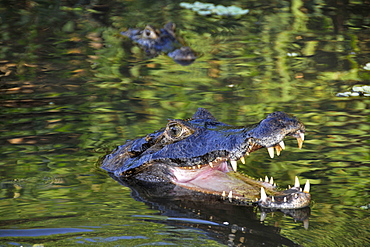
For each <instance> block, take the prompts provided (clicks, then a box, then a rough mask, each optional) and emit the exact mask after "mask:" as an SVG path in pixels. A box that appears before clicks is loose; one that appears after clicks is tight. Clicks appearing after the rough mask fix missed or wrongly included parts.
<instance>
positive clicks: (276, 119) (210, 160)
mask: <svg viewBox="0 0 370 247" xmlns="http://www.w3.org/2000/svg"><path fill="white" fill-rule="evenodd" d="M304 132H305V127H304V125H303V124H302V123H301V122H300V121H298V120H297V119H296V118H295V117H292V116H290V115H288V114H286V113H284V112H274V113H271V114H269V115H268V116H267V117H266V118H265V119H264V120H262V121H261V122H260V123H258V124H254V125H251V126H243V127H236V126H231V125H228V124H225V123H222V122H219V121H217V120H216V118H215V117H214V116H212V114H211V113H210V112H209V111H207V110H205V109H203V108H199V109H198V110H197V112H196V113H195V114H194V115H193V117H192V118H190V119H187V120H179V119H171V120H168V123H167V126H166V127H165V128H163V129H161V130H159V131H156V132H154V133H151V134H148V135H147V136H145V137H142V138H138V139H135V140H130V141H127V142H126V144H124V145H122V146H119V147H117V149H115V150H114V151H113V152H112V153H111V154H109V155H107V156H106V157H105V159H104V161H103V164H102V168H103V169H105V170H106V171H108V172H109V173H111V175H113V176H115V177H117V178H120V179H126V180H138V181H145V182H148V183H172V184H175V185H176V186H181V187H183V188H186V189H189V190H192V191H196V192H201V193H206V194H211V195H216V196H220V197H223V198H225V199H226V198H228V199H229V200H230V201H232V200H234V201H237V202H238V203H239V204H240V203H243V202H254V203H258V204H259V205H260V206H262V207H266V208H280V209H294V208H302V207H306V206H308V205H309V203H310V194H309V183H308V182H307V183H306V186H305V188H304V190H303V191H302V189H301V188H300V185H299V181H297V180H296V182H295V185H294V186H293V187H292V188H290V189H288V190H285V191H281V192H276V190H275V189H276V184H275V183H274V182H273V179H272V177H271V179H268V178H267V177H266V178H265V179H264V180H260V181H258V180H254V179H252V178H249V177H247V176H245V175H241V174H240V173H237V172H236V170H237V162H238V160H241V162H243V163H244V162H245V159H244V157H245V156H248V155H249V154H250V153H252V152H254V151H256V150H258V149H261V148H267V150H268V153H269V155H270V157H271V158H273V157H274V154H275V152H274V151H276V154H277V155H279V154H280V152H281V151H282V150H283V149H284V148H285V144H284V142H283V139H284V138H285V137H286V136H293V137H295V138H296V139H297V140H298V147H299V148H301V147H302V143H303V141H304ZM266 192H267V194H269V195H270V196H267V194H266ZM256 198H257V199H256ZM258 198H259V199H258Z"/></svg>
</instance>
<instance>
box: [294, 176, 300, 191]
mask: <svg viewBox="0 0 370 247" xmlns="http://www.w3.org/2000/svg"><path fill="white" fill-rule="evenodd" d="M294 187H296V188H299V187H301V184H300V183H299V179H298V177H297V176H295V181H294Z"/></svg>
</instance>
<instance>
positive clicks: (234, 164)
mask: <svg viewBox="0 0 370 247" xmlns="http://www.w3.org/2000/svg"><path fill="white" fill-rule="evenodd" d="M230 163H231V166H232V168H233V170H234V172H236V169H237V167H238V162H237V161H236V160H230Z"/></svg>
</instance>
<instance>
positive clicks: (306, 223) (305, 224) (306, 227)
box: [303, 219, 308, 230]
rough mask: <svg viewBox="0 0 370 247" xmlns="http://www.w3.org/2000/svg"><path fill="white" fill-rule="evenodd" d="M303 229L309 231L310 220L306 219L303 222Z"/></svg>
mask: <svg viewBox="0 0 370 247" xmlns="http://www.w3.org/2000/svg"><path fill="white" fill-rule="evenodd" d="M303 227H304V229H306V230H307V229H308V219H304V220H303Z"/></svg>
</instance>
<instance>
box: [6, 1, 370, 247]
mask: <svg viewBox="0 0 370 247" xmlns="http://www.w3.org/2000/svg"><path fill="white" fill-rule="evenodd" d="M72 2H73V1H60V2H59V1H54V2H49V1H40V0H39V1H21V2H19V1H1V2H0V3H1V5H0V10H1V11H0V18H1V19H0V20H1V22H0V28H1V32H0V33H1V39H0V42H1V43H0V45H1V46H0V49H1V52H0V71H1V73H0V87H1V88H0V90H1V92H0V105H1V113H0V115H1V116H0V117H1V119H2V120H1V122H0V124H1V125H0V126H1V128H0V131H1V136H0V145H1V146H0V150H1V151H0V153H1V159H0V182H1V190H0V193H1V194H0V197H1V200H0V242H1V245H2V246H78V245H92V246H147V245H178V246H198V245H206V246H220V245H227V244H228V245H231V246H232V245H238V246H262V245H264V246H295V245H302V246H366V245H369V244H370V242H369V236H370V232H369V229H370V220H369V210H370V209H366V208H367V207H368V205H369V203H370V200H369V188H370V180H369V176H370V172H369V165H370V161H369V158H370V154H369V146H370V145H369V138H370V135H369V130H370V127H369V120H370V119H369V113H370V110H369V98H368V97H347V98H339V97H336V96H335V95H336V94H337V93H339V92H344V91H349V90H350V89H351V88H352V86H353V85H369V84H370V72H369V70H367V69H366V67H365V66H366V64H367V63H369V62H370V32H369V25H370V17H369V13H370V8H369V3H368V2H366V1H356V2H351V1H350V2H346V1H343V2H341V1H336V3H332V1H309V2H305V4H303V1H291V2H288V1H274V2H273V3H271V2H270V1H248V3H244V2H243V1H236V2H235V1H233V2H230V1H219V3H220V4H223V5H226V6H228V5H231V4H235V5H237V6H240V7H242V8H245V9H250V12H249V13H248V14H247V15H245V16H241V17H224V18H220V17H217V16H200V15H197V14H196V13H194V12H192V11H190V10H185V9H183V8H180V7H179V3H180V1H118V0H116V1H105V2H104V3H103V2H102V3H99V1H96V2H91V3H89V2H88V1H86V2H85V1H80V2H78V3H74V2H73V3H72ZM168 21H173V22H175V23H176V25H177V34H178V35H179V36H181V37H182V38H183V39H184V41H185V42H186V43H187V44H188V45H189V46H190V47H191V48H192V49H193V50H194V51H196V52H197V54H198V57H199V58H198V59H197V60H196V61H195V62H194V63H193V64H192V65H190V66H186V67H184V66H181V65H179V64H177V63H175V62H174V61H173V60H172V59H171V58H169V57H168V56H165V55H160V56H158V57H155V58H152V59H148V58H146V57H145V54H144V53H143V52H142V51H141V50H140V49H139V48H138V47H137V46H135V45H133V44H132V42H130V40H128V39H127V38H124V37H122V36H120V35H119V32H121V31H124V30H126V29H127V28H129V27H140V28H142V27H145V25H147V24H152V25H155V26H158V27H159V26H162V25H163V24H165V23H166V22H168ZM198 107H204V108H207V109H208V110H210V111H211V112H212V113H213V114H214V115H215V116H216V117H217V118H218V119H219V120H221V121H223V122H226V123H230V124H235V125H243V124H246V123H253V122H257V121H258V120H260V119H262V118H264V117H265V116H266V114H268V113H270V112H273V111H277V110H282V111H285V112H288V113H292V114H294V115H296V116H297V117H298V118H299V119H300V120H302V121H303V122H304V123H305V125H306V128H307V135H306V139H307V140H306V141H305V143H304V148H303V149H301V150H300V149H298V148H297V147H296V142H295V141H294V140H292V139H289V140H287V141H286V145H287V147H288V148H287V149H286V150H285V151H284V152H283V153H282V155H281V156H280V157H276V158H274V159H270V158H269V157H268V155H267V152H265V151H263V150H261V151H259V152H256V153H254V154H253V155H251V156H250V157H249V158H248V159H247V164H245V165H241V164H240V166H239V167H240V170H241V171H243V172H245V173H248V174H249V175H251V176H253V177H264V176H265V175H269V176H271V175H272V176H274V179H275V180H276V181H277V183H278V184H279V185H280V186H281V187H282V188H285V187H286V186H287V185H288V184H292V183H293V179H294V176H296V175H298V176H299V177H300V178H301V179H303V181H305V180H306V179H309V180H310V182H311V184H312V192H311V194H312V198H313V203H312V207H311V217H310V225H309V228H308V229H305V228H304V227H303V223H302V222H301V221H297V222H295V221H294V219H293V218H291V217H289V216H284V214H282V213H274V214H268V215H267V217H266V219H265V221H264V222H260V221H259V219H260V212H259V211H258V210H257V209H256V208H247V207H230V206H226V205H216V206H215V205H209V206H204V205H196V204H195V203H194V204H186V203H185V202H183V204H182V202H180V203H179V202H176V203H175V202H164V201H154V202H153V201H152V202H145V201H144V199H143V198H139V197H137V195H131V194H130V189H129V188H127V187H124V186H122V185H120V184H118V183H117V182H116V181H114V180H113V179H111V178H110V177H109V176H108V175H107V174H106V173H105V172H104V171H102V170H100V169H99V159H101V157H102V156H103V155H104V154H105V153H106V152H107V151H109V150H112V149H113V148H114V147H115V146H116V145H119V144H123V143H124V142H125V140H126V139H130V138H134V137H137V136H140V135H144V134H147V133H150V132H152V131H153V130H156V129H158V128H160V127H162V126H164V125H165V124H166V122H167V119H168V118H188V117H190V116H191V115H192V114H193V113H194V112H195V110H196V109H197V108H198ZM135 199H136V200H135ZM140 200H141V201H140Z"/></svg>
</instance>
